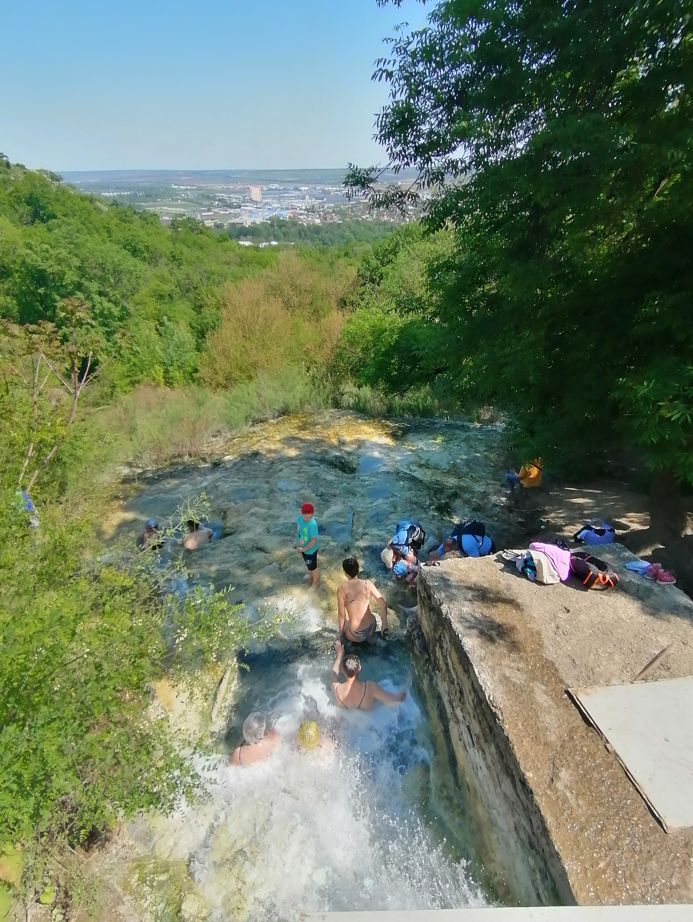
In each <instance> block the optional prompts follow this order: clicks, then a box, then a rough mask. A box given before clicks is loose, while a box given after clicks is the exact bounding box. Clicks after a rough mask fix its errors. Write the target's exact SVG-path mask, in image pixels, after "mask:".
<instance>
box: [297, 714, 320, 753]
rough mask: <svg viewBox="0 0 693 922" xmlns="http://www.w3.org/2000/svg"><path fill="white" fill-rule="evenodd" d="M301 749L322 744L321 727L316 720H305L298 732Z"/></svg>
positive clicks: (313, 747)
mask: <svg viewBox="0 0 693 922" xmlns="http://www.w3.org/2000/svg"><path fill="white" fill-rule="evenodd" d="M296 739H297V740H298V745H299V746H300V747H301V749H316V748H317V747H318V746H319V745H320V727H318V725H317V723H316V722H315V721H314V720H304V721H303V723H302V724H301V726H300V727H299V728H298V732H297V733H296Z"/></svg>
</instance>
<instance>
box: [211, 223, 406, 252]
mask: <svg viewBox="0 0 693 922" xmlns="http://www.w3.org/2000/svg"><path fill="white" fill-rule="evenodd" d="M396 226H397V225H395V224H393V223H392V221H382V220H373V221H367V220H364V219H363V218H351V219H349V220H342V221H333V222H330V223H325V224H302V223H301V222H300V221H296V220H294V219H291V218H289V219H286V218H270V219H269V221H263V222H262V223H261V224H252V225H250V226H249V227H241V226H240V225H231V227H229V228H228V229H227V233H228V235H229V237H230V238H231V239H232V240H250V241H252V242H253V243H267V242H270V241H272V240H275V241H276V242H277V243H301V244H304V245H305V246H316V247H346V246H348V245H349V244H354V243H377V241H379V240H382V239H383V237H387V235H388V234H391V233H392V231H393V230H394V228H395V227H396Z"/></svg>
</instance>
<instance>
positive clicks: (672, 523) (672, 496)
mask: <svg viewBox="0 0 693 922" xmlns="http://www.w3.org/2000/svg"><path fill="white" fill-rule="evenodd" d="M649 506H650V533H651V535H652V536H653V537H654V538H656V540H657V541H659V542H660V543H661V544H664V545H667V544H671V543H672V542H676V541H679V540H680V539H681V536H682V535H683V534H685V533H686V531H687V529H688V516H687V514H686V508H685V506H684V504H683V498H682V496H681V482H680V481H678V480H677V479H676V478H675V477H674V475H673V474H672V472H671V471H658V472H656V473H655V474H653V475H652V485H651V487H650V502H649Z"/></svg>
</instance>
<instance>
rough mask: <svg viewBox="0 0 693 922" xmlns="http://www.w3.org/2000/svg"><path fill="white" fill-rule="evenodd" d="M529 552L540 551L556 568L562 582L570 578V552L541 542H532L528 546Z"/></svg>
mask: <svg viewBox="0 0 693 922" xmlns="http://www.w3.org/2000/svg"><path fill="white" fill-rule="evenodd" d="M529 549H530V551H531V550H537V551H541V552H542V553H543V554H546V556H547V557H548V558H549V560H550V561H551V563H552V564H553V565H554V567H555V568H556V573H558V576H559V577H560V579H561V581H562V582H565V581H566V580H567V579H568V577H569V576H570V551H564V550H563V548H560V547H556V545H555V544H544V543H543V542H542V541H533V542H532V543H531V544H530V546H529Z"/></svg>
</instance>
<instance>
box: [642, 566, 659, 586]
mask: <svg viewBox="0 0 693 922" xmlns="http://www.w3.org/2000/svg"><path fill="white" fill-rule="evenodd" d="M661 569H662V565H661V563H652V564H650V566H649V567H648V568H647V570H645V572H644V573H643V576H644V577H645V579H651V580H654V581H655V582H656V581H657V576H658V574H659V571H660V570H661Z"/></svg>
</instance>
